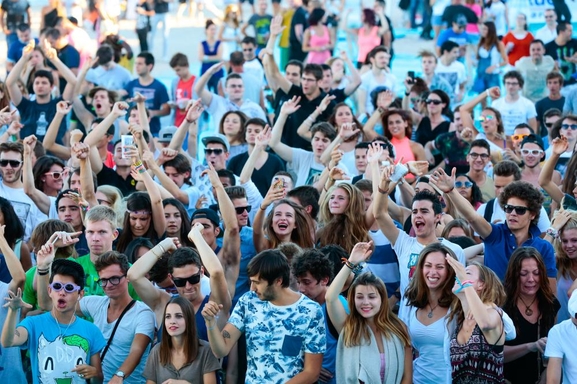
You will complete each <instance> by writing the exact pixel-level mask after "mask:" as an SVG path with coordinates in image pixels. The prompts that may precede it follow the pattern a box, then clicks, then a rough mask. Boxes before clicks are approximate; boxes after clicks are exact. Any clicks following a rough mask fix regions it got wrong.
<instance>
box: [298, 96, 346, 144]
mask: <svg viewBox="0 0 577 384" xmlns="http://www.w3.org/2000/svg"><path fill="white" fill-rule="evenodd" d="M335 98H336V97H335V96H332V95H326V96H325V97H324V98H323V100H322V101H321V103H320V104H319V106H318V107H316V108H315V111H314V112H313V113H312V114H310V115H309V117H307V118H306V119H305V120H303V122H302V123H301V125H300V126H299V127H298V129H297V134H298V135H299V136H300V137H302V138H303V139H305V140H308V141H311V139H312V137H313V136H312V133H311V127H312V125H313V124H314V123H315V121H317V119H318V118H319V116H320V115H322V113H323V112H324V111H326V109H327V107H328V106H329V105H330V104H331V102H332V101H333V100H334V99H335ZM329 153H330V152H329Z"/></svg>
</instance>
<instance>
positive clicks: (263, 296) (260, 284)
mask: <svg viewBox="0 0 577 384" xmlns="http://www.w3.org/2000/svg"><path fill="white" fill-rule="evenodd" d="M250 290H251V291H253V292H254V293H255V294H256V295H257V296H258V298H259V299H260V300H262V301H274V300H275V299H276V298H277V295H276V293H275V289H274V286H273V285H269V283H268V281H266V280H262V279H261V278H260V277H259V275H256V276H251V277H250Z"/></svg>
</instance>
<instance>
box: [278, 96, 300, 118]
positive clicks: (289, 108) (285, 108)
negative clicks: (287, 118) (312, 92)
mask: <svg viewBox="0 0 577 384" xmlns="http://www.w3.org/2000/svg"><path fill="white" fill-rule="evenodd" d="M300 101H301V98H300V96H293V98H292V99H290V100H287V101H285V102H284V103H283V104H282V107H281V108H280V112H281V113H284V114H285V115H292V114H293V113H295V112H296V111H298V110H299V109H300V107H301V106H300V105H299V103H300Z"/></svg>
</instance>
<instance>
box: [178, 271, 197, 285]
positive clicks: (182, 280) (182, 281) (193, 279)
mask: <svg viewBox="0 0 577 384" xmlns="http://www.w3.org/2000/svg"><path fill="white" fill-rule="evenodd" d="M187 281H188V282H189V283H190V284H191V285H194V284H198V282H199V281H200V271H199V272H198V273H196V274H194V275H192V276H189V277H173V278H172V282H173V283H174V285H175V286H177V287H179V288H182V287H185V286H186V282H187Z"/></svg>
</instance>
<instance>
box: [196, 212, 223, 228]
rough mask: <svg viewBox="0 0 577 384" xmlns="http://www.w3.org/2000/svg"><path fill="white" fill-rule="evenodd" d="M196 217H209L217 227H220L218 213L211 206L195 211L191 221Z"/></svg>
mask: <svg viewBox="0 0 577 384" xmlns="http://www.w3.org/2000/svg"><path fill="white" fill-rule="evenodd" d="M194 219H209V220H210V221H211V222H212V223H213V224H214V226H215V227H218V226H219V224H220V218H219V217H218V213H216V211H214V210H212V209H210V208H201V209H197V210H196V211H194V213H193V214H192V217H191V218H190V221H191V222H192V221H194Z"/></svg>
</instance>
